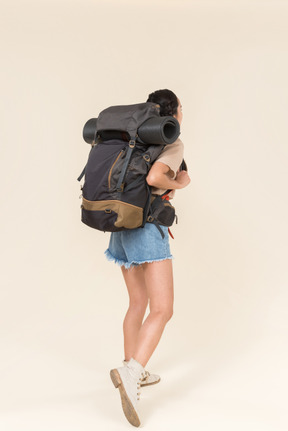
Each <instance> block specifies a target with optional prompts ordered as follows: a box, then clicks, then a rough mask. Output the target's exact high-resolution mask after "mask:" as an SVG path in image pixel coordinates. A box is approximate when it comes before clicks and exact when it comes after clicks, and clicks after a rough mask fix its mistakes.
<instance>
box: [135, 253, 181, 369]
mask: <svg viewBox="0 0 288 431" xmlns="http://www.w3.org/2000/svg"><path fill="white" fill-rule="evenodd" d="M141 266H142V268H143V285H144V283H145V285H146V289H147V294H148V298H149V307H150V313H149V315H148V316H147V319H146V320H145V322H144V323H143V325H142V326H141V329H140V330H138V336H137V344H136V347H135V349H134V352H133V358H134V359H135V360H136V361H138V362H139V363H140V364H141V365H142V366H143V367H145V366H146V364H147V362H148V360H149V358H150V357H151V355H152V353H153V352H154V350H155V348H156V346H157V344H158V343H159V341H160V338H161V335H162V333H163V330H164V328H165V325H166V323H167V322H168V321H169V320H170V318H171V317H172V314H173V300H174V293H173V270H172V260H171V259H166V260H163V261H159V262H152V263H145V264H143V265H141ZM138 328H139V326H138V327H137V329H138Z"/></svg>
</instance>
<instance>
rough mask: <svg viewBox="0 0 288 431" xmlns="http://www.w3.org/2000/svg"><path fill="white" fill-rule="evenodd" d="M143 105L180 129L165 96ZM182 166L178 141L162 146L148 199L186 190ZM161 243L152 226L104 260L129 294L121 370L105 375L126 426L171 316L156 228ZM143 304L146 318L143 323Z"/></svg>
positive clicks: (119, 238)
mask: <svg viewBox="0 0 288 431" xmlns="http://www.w3.org/2000/svg"><path fill="white" fill-rule="evenodd" d="M147 102H154V103H158V104H159V105H160V115H163V116H166V115H172V116H174V117H175V118H176V119H177V120H178V122H179V123H180V124H181V121H182V106H181V103H180V101H179V99H178V98H177V97H176V95H175V94H174V93H173V92H172V91H170V90H158V91H155V92H154V93H151V94H150V95H149V97H148V100H147ZM182 160H183V144H182V142H181V140H180V139H179V138H178V139H177V140H176V141H175V142H174V143H173V144H170V145H167V146H166V147H165V148H164V150H163V151H162V153H161V154H160V156H159V157H158V159H157V160H156V161H155V162H154V164H153V166H152V168H151V169H150V171H149V174H148V176H147V179H146V180H147V183H148V184H149V185H150V186H152V187H153V188H152V193H154V194H162V193H164V192H165V191H166V190H169V189H171V190H173V191H172V192H171V194H170V195H171V196H170V197H172V196H173V193H174V190H176V189H182V188H184V187H186V186H187V185H188V184H189V182H190V178H189V176H188V174H187V172H186V171H180V172H179V171H178V169H179V167H180V165H181V162H182ZM161 229H162V230H163V232H164V234H165V238H164V239H162V237H161V235H160V233H159V231H158V229H157V228H156V226H155V225H154V224H152V223H146V225H145V227H144V228H138V229H132V230H126V231H120V232H113V233H112V234H111V237H110V243H109V248H108V249H107V250H106V252H105V254H106V256H107V258H108V259H109V260H114V261H115V262H116V263H118V264H120V265H121V270H122V273H123V277H124V280H125V283H126V286H127V289H128V294H129V308H128V311H127V313H126V316H125V319H124V323H123V332H124V352H125V360H124V361H123V362H124V366H123V367H119V368H116V369H113V370H111V372H110V375H111V379H112V382H113V384H114V386H115V387H116V388H119V390H120V395H121V401H122V408H123V411H124V414H125V416H126V418H127V419H128V421H129V422H130V423H131V424H132V425H134V426H139V425H140V420H139V417H138V414H137V401H138V400H139V395H140V393H139V388H140V386H144V385H148V384H154V383H158V382H159V381H160V377H159V376H157V375H150V374H149V373H148V372H146V371H145V368H144V367H145V366H146V364H147V362H148V361H149V359H150V357H151V355H152V353H153V352H154V350H155V348H156V346H157V344H158V343H159V341H160V338H161V335H162V333H163V330H164V328H165V325H166V323H167V322H168V321H169V320H170V319H171V317H172V313H173V273H172V260H171V259H172V255H171V253H170V247H169V235H168V228H167V227H164V226H161ZM148 302H149V311H150V312H149V315H148V316H147V318H146V320H145V321H144V322H143V318H144V315H145V311H146V308H147V305H148Z"/></svg>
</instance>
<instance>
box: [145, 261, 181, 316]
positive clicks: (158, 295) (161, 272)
mask: <svg viewBox="0 0 288 431" xmlns="http://www.w3.org/2000/svg"><path fill="white" fill-rule="evenodd" d="M141 266H142V267H143V272H144V280H145V284H146V289H147V295H148V298H149V305H150V311H155V312H158V311H159V312H165V313H167V314H171V315H172V312H173V301H174V288H173V268H172V260H171V259H165V260H162V261H159V262H151V263H145V264H143V265H141Z"/></svg>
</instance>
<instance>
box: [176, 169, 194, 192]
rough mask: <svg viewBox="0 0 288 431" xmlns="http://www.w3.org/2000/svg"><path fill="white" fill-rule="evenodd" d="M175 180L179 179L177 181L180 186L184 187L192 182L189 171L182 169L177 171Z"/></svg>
mask: <svg viewBox="0 0 288 431" xmlns="http://www.w3.org/2000/svg"><path fill="white" fill-rule="evenodd" d="M175 181H177V183H178V184H179V185H180V187H179V188H181V189H182V188H184V187H186V186H188V184H189V183H190V181H191V179H190V177H189V175H188V173H187V171H180V172H177V175H176V178H175Z"/></svg>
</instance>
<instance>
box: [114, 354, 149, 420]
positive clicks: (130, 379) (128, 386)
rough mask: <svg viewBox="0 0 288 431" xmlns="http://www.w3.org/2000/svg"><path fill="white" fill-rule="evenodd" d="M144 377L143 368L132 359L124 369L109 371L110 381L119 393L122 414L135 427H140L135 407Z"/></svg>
mask: <svg viewBox="0 0 288 431" xmlns="http://www.w3.org/2000/svg"><path fill="white" fill-rule="evenodd" d="M144 376H145V370H144V368H143V367H142V365H141V364H139V362H137V361H135V359H133V358H131V359H130V361H129V362H127V363H126V365H125V366H124V367H120V368H114V369H113V370H111V371H110V377H111V380H112V382H113V384H114V386H115V388H119V391H120V396H121V402H122V408H123V412H124V414H125V416H126V418H127V420H128V421H129V422H130V424H131V425H134V426H135V427H139V426H140V419H139V417H138V413H137V410H136V407H137V404H138V401H139V396H140V382H141V379H142V378H143V377H144Z"/></svg>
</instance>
